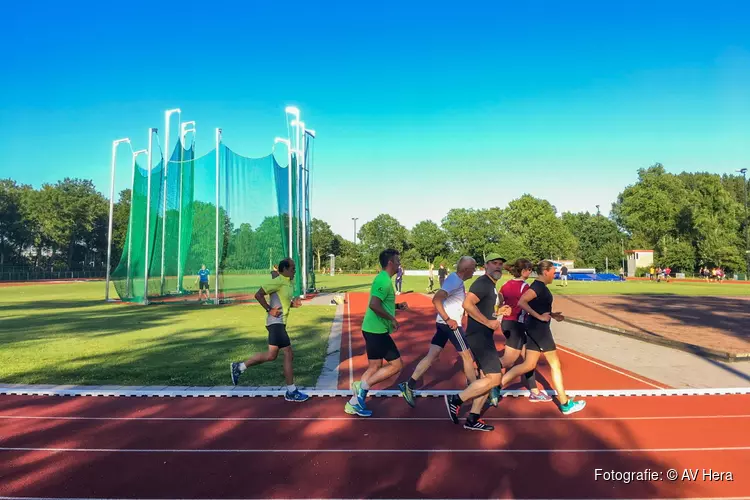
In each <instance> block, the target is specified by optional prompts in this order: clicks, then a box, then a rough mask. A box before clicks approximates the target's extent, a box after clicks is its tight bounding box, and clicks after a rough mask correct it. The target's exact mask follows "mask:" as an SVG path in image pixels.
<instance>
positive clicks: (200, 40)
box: [0, 1, 750, 239]
mask: <svg viewBox="0 0 750 500" xmlns="http://www.w3.org/2000/svg"><path fill="white" fill-rule="evenodd" d="M119 5H122V6H123V7H118V6H119ZM154 5H160V6H158V7H155V6H154ZM282 6H283V7H282ZM32 9H33V10H34V12H33V13H32ZM3 17H4V19H5V20H6V22H5V23H4V24H5V27H4V29H3V30H2V31H0V47H2V49H0V51H2V52H0V54H1V55H2V60H3V66H4V68H3V69H4V71H3V77H2V78H0V150H1V151H2V153H3V154H2V156H1V157H0V177H3V178H4V177H12V178H14V179H16V180H18V181H20V182H23V183H29V184H32V185H34V186H37V187H38V186H40V185H41V184H42V183H44V182H55V181H57V180H59V179H61V178H62V177H64V176H70V177H83V178H90V179H92V180H93V181H94V183H95V184H96V186H97V188H98V189H99V190H100V191H101V192H103V193H104V194H105V195H108V192H109V164H110V155H111V144H112V140H114V139H117V138H120V137H131V138H132V139H133V140H134V142H135V147H136V148H145V147H146V141H147V129H148V127H150V126H154V127H159V128H160V129H163V128H164V124H163V121H164V114H163V112H164V110H166V109H169V108H174V107H179V108H181V109H182V112H183V114H182V118H183V120H196V121H197V128H198V132H197V136H196V139H197V143H198V153H199V154H205V153H206V152H208V151H210V150H211V149H212V148H213V147H214V144H213V138H214V128H215V127H221V128H222V129H223V140H224V143H225V144H226V145H227V146H228V147H229V148H231V149H232V150H233V151H235V152H237V153H239V154H242V155H246V156H250V157H261V156H265V155H267V154H268V153H269V152H270V148H271V144H272V141H273V138H274V137H275V136H277V135H286V130H287V126H286V121H285V116H284V112H283V110H284V107H285V106H286V105H289V104H294V105H297V106H299V107H300V108H301V110H302V114H303V120H304V121H305V122H306V123H307V125H308V126H309V127H311V128H314V129H315V130H316V131H317V134H318V139H317V142H316V146H315V152H316V158H315V168H316V171H315V173H314V181H315V183H314V194H313V207H312V210H313V216H315V217H320V218H322V219H325V220H327V221H329V222H330V223H331V225H332V227H333V229H334V231H336V232H338V233H340V234H342V235H343V236H345V237H347V238H350V239H351V236H352V221H351V217H359V221H358V224H359V225H361V224H362V223H364V222H366V221H367V220H369V219H372V218H373V217H375V216H376V215H377V214H379V213H382V212H386V213H390V214H391V215H393V216H395V217H397V218H398V219H399V220H401V221H402V223H403V224H404V225H406V226H407V227H412V226H413V225H414V224H415V223H417V222H419V221H420V220H424V219H432V220H434V221H436V222H439V221H440V219H441V218H442V217H443V216H444V215H445V214H446V212H447V211H448V210H449V209H450V208H454V207H467V208H470V207H471V208H483V207H491V206H501V207H502V206H505V205H506V204H507V202H508V201H510V200H512V199H514V198H517V197H519V196H521V195H523V194H524V193H531V194H532V195H534V196H537V197H542V198H546V199H548V200H549V201H550V202H552V203H553V204H554V205H555V206H556V207H557V208H558V211H566V210H572V211H580V210H589V211H592V212H594V211H595V210H596V208H595V206H596V205H597V204H599V205H601V208H602V212H603V213H608V212H609V208H610V206H611V203H612V202H613V201H614V200H615V198H616V196H617V194H618V193H619V192H621V191H622V189H623V188H624V187H625V186H626V185H628V184H631V183H633V182H634V181H635V179H636V171H637V169H638V168H640V167H647V166H648V165H650V164H652V163H654V162H656V161H659V162H661V163H662V164H664V166H665V168H666V169H667V170H668V171H671V172H680V171H683V170H688V171H709V172H716V173H725V172H733V171H734V170H735V169H737V168H741V167H743V166H747V164H748V161H749V160H750V33H748V30H747V20H748V19H750V3H748V2H742V1H737V2H722V1H714V2H709V3H706V2H700V3H699V2H685V1H682V2H646V1H634V2H583V1H581V2H559V1H548V2H542V1H535V2H502V1H501V2H497V1H495V2H484V3H483V2H476V3H470V2H469V3H465V4H455V3H451V4H444V5H442V6H441V4H440V3H435V2H389V1H386V2H377V3H367V4H360V3H358V2H336V1H334V2H323V3H317V2H309V1H308V2H299V3H297V2H284V3H283V4H282V3H278V2H261V1H249V2H226V3H215V4H212V3H206V2H194V3H191V2H179V3H173V4H172V3H169V2H163V3H160V4H157V3H156V2H148V3H147V2H139V1H136V2H128V3H126V4H122V3H120V4H115V3H113V4H112V5H106V4H105V3H93V2H91V3H88V4H86V3H84V2H73V3H64V4H61V3H59V2H55V3H52V2H49V3H47V4H45V2H34V3H33V7H32V6H31V4H29V3H26V5H25V6H24V5H23V3H22V2H12V3H11V4H9V5H7V6H5V7H4V8H3ZM175 133H176V128H175V129H174V130H173V131H172V137H173V138H174V137H175ZM162 137H163V135H162ZM121 151H122V154H120V155H118V162H119V163H118V169H119V171H118V176H117V190H118V191H119V190H120V189H122V188H124V187H126V186H127V184H128V182H129V180H128V178H129V177H128V172H127V167H128V156H129V154H127V153H126V152H125V151H124V150H121Z"/></svg>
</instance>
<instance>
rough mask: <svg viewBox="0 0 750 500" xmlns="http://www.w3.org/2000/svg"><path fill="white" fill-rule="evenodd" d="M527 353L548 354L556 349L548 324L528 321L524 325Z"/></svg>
mask: <svg viewBox="0 0 750 500" xmlns="http://www.w3.org/2000/svg"><path fill="white" fill-rule="evenodd" d="M526 335H527V336H528V340H527V341H526V350H527V351H540V352H550V351H554V350H555V349H557V345H555V339H554V338H553V337H552V329H550V325H549V323H543V322H541V321H533V320H530V321H529V322H528V324H527V325H526Z"/></svg>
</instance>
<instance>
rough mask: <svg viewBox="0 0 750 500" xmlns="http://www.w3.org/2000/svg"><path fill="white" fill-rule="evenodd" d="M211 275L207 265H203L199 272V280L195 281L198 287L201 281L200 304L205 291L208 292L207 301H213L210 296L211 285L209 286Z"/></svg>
mask: <svg viewBox="0 0 750 500" xmlns="http://www.w3.org/2000/svg"><path fill="white" fill-rule="evenodd" d="M210 274H211V272H210V271H209V270H208V269H206V264H201V268H200V271H198V278H196V280H195V284H196V285H198V282H199V281H200V285H199V288H198V302H200V301H201V298H203V291H204V290H205V291H206V300H211V297H210V295H209V284H208V277H209V275H210Z"/></svg>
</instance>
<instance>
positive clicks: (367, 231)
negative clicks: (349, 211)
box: [357, 214, 409, 264]
mask: <svg viewBox="0 0 750 500" xmlns="http://www.w3.org/2000/svg"><path fill="white" fill-rule="evenodd" d="M357 237H358V238H359V241H360V242H361V244H362V247H363V249H364V253H365V255H367V258H368V262H369V263H371V264H375V263H377V259H378V255H380V252H382V251H383V250H385V249H386V248H393V249H395V250H398V251H399V252H403V251H404V250H406V249H407V248H408V242H409V231H408V230H407V229H406V228H405V227H404V226H402V225H401V223H400V222H399V221H398V220H397V219H396V218H395V217H392V216H390V215H388V214H380V215H378V216H377V217H375V218H374V219H373V220H371V221H368V222H366V223H365V224H363V225H362V227H361V228H360V230H359V231H358V233H357Z"/></svg>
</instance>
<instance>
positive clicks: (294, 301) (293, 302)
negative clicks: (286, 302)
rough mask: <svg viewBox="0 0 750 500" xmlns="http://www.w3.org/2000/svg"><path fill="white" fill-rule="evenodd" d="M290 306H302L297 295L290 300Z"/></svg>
mask: <svg viewBox="0 0 750 500" xmlns="http://www.w3.org/2000/svg"><path fill="white" fill-rule="evenodd" d="M292 307H302V299H301V298H299V297H297V298H296V299H294V300H293V301H292Z"/></svg>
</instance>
